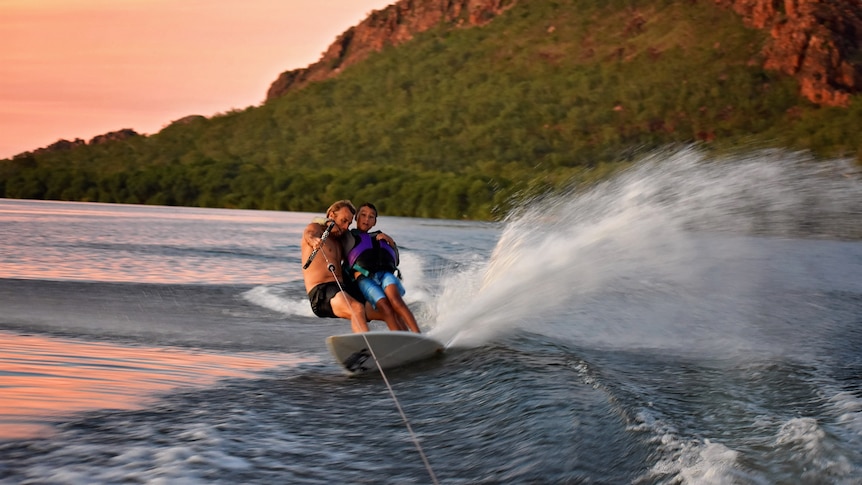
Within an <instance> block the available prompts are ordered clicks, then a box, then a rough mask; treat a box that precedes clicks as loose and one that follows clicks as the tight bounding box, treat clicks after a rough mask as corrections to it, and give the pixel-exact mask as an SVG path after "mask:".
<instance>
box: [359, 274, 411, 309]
mask: <svg viewBox="0 0 862 485" xmlns="http://www.w3.org/2000/svg"><path fill="white" fill-rule="evenodd" d="M356 283H357V284H358V285H359V291H361V292H362V295H363V296H365V299H366V300H367V301H369V302H371V306H372V307H373V308H374V309H375V310H377V302H378V301H380V299H381V298H386V293H385V292H384V291H383V288H386V287H387V286H389V285H395V286H396V287H397V288H398V294H400V295H404V293H406V292H405V290H404V285H402V284H401V280H399V279H398V277H396V276H395V275H394V274H392V273H390V272H388V271H378V272H376V273H371V274H370V275H368V276H361V277H360V278H359V279H358V280H357V281H356Z"/></svg>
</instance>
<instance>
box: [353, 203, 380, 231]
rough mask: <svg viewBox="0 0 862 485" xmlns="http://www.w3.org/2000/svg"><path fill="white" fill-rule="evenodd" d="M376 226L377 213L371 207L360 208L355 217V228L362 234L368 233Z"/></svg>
mask: <svg viewBox="0 0 862 485" xmlns="http://www.w3.org/2000/svg"><path fill="white" fill-rule="evenodd" d="M375 224H377V212H375V211H374V209H372V208H371V207H360V208H359V213H358V214H357V215H356V228H357V229H359V230H360V231H362V232H368V231H370V230H371V228H372V227H374V225H375Z"/></svg>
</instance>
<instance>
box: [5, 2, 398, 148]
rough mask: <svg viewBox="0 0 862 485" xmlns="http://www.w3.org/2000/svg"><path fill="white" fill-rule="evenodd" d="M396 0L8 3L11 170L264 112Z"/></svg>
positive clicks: (7, 138) (7, 127)
mask: <svg viewBox="0 0 862 485" xmlns="http://www.w3.org/2000/svg"><path fill="white" fill-rule="evenodd" d="M394 2H395V0H305V1H300V0H0V159H2V158H8V157H11V156H13V155H15V154H18V153H21V152H24V151H27V150H33V149H36V148H39V147H43V146H46V145H49V144H51V143H54V142H55V141H57V140H59V139H61V138H64V139H68V140H73V139H75V138H82V139H84V140H87V141H89V140H90V139H91V138H92V137H94V136H96V135H100V134H102V133H107V132H109V131H115V130H119V129H123V128H131V129H133V130H135V131H137V132H138V133H142V134H153V133H157V132H158V131H159V130H161V129H162V128H163V127H164V126H165V125H167V124H169V123H170V122H171V121H173V120H176V119H179V118H182V117H183V116H187V115H191V114H199V115H204V116H212V115H214V114H217V113H224V112H227V111H230V110H232V109H244V108H246V107H248V106H256V105H259V104H260V103H261V102H262V101H263V100H264V98H265V97H266V91H267V89H268V88H269V85H270V84H271V83H272V82H273V81H274V80H275V79H276V77H277V76H278V75H279V74H280V73H281V72H283V71H286V70H289V69H296V68H300V67H305V66H307V65H309V64H311V63H314V62H315V61H317V60H318V59H319V58H320V56H321V54H322V53H323V51H325V50H326V48H327V47H328V46H329V45H330V44H331V43H332V42H333V41H334V40H335V38H336V37H337V36H338V35H339V34H341V33H342V32H344V31H345V30H347V29H348V28H349V27H351V26H353V25H356V24H357V23H359V22H360V21H361V20H363V19H364V18H365V17H366V16H367V15H368V14H369V13H370V12H371V11H372V10H380V9H382V8H384V7H386V6H387V5H389V4H391V3H394Z"/></svg>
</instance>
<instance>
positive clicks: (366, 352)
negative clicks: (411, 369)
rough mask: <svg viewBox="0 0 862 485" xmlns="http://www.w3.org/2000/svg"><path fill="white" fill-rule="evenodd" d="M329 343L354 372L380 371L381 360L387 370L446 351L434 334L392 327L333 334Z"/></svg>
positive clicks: (346, 366)
mask: <svg viewBox="0 0 862 485" xmlns="http://www.w3.org/2000/svg"><path fill="white" fill-rule="evenodd" d="M326 346H327V347H329V351H330V352H331V353H332V356H333V357H335V360H337V361H338V363H339V364H341V366H342V367H344V369H346V370H347V372H349V373H351V374H363V373H366V372H376V371H377V370H378V369H377V363H379V364H380V367H381V368H383V369H391V368H393V367H400V366H402V365H407V364H410V363H412V362H416V361H419V360H424V359H427V358H429V357H433V356H434V355H436V354H438V353H440V352H443V344H441V343H440V342H438V341H436V340H434V339H433V338H431V337H428V336H425V335H423V334H419V333H413V332H394V331H390V330H375V331H371V332H364V333H347V334H343V335H333V336H331V337H327V338H326ZM372 351H373V355H372ZM375 357H376V358H377V363H375V361H374V358H375Z"/></svg>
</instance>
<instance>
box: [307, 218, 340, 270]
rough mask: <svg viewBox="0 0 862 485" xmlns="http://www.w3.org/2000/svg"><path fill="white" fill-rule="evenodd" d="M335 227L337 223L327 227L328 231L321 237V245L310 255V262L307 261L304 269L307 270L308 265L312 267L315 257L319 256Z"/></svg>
mask: <svg viewBox="0 0 862 485" xmlns="http://www.w3.org/2000/svg"><path fill="white" fill-rule="evenodd" d="M333 227H335V221H332V222H330V223H329V227H327V228H326V230H325V231H323V235H322V236H320V245H319V246H317V247H316V248H314V251H312V252H311V254H309V255H308V261H306V262H305V264H304V265H302V269H307V268H308V265H310V264H311V262H312V261H314V257H315V256H317V252H318V251H320V248H322V247H323V243H325V242H326V238H328V237H329V233H330V232H331V231H332V228H333Z"/></svg>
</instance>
